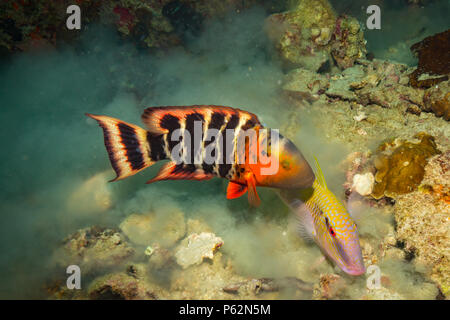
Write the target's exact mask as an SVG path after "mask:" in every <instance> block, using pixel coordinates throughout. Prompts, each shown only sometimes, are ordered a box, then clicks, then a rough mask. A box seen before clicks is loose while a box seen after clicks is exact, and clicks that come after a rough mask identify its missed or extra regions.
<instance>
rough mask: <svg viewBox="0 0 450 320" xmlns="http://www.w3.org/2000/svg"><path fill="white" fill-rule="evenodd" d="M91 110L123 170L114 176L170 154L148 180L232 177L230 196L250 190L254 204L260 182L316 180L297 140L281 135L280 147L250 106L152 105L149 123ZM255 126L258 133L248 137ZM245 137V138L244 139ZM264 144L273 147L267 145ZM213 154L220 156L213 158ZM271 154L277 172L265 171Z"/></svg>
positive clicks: (287, 184) (293, 184) (281, 184)
mask: <svg viewBox="0 0 450 320" xmlns="http://www.w3.org/2000/svg"><path fill="white" fill-rule="evenodd" d="M86 115H87V116H89V117H91V118H93V119H95V120H97V122H98V123H99V125H100V126H101V127H102V128H103V134H104V139H105V146H106V149H107V151H108V154H109V159H110V161H111V165H112V167H113V169H114V171H115V172H116V175H117V176H116V178H115V179H113V180H112V181H116V180H121V179H124V178H127V177H129V176H131V175H134V174H136V173H138V172H139V171H141V170H143V169H145V168H147V167H149V166H151V165H152V164H154V163H155V162H157V161H160V160H170V161H169V162H168V163H166V164H165V165H164V166H162V168H161V169H160V171H159V173H158V174H157V176H156V177H154V178H153V179H151V180H149V181H148V182H147V183H152V182H156V181H160V180H184V179H187V180H209V179H211V178H213V177H220V178H225V179H228V180H229V181H230V182H229V184H228V189H227V198H228V199H234V198H237V197H240V196H242V195H243V194H245V193H246V192H247V191H248V199H249V202H250V204H252V205H254V206H258V205H259V203H260V198H259V196H258V194H257V192H256V187H257V186H261V187H275V188H307V187H310V186H312V183H313V181H314V173H313V171H312V169H311V167H310V166H309V164H308V163H307V162H306V160H305V158H304V157H303V155H302V154H301V152H300V151H299V150H298V149H297V148H296V146H295V145H294V144H293V143H292V142H291V141H290V140H288V139H287V138H284V137H282V136H281V135H280V136H279V139H278V143H277V145H278V148H275V147H274V146H273V145H272V140H273V139H274V137H272V133H268V131H267V130H263V126H262V125H261V123H260V121H259V119H258V117H257V116H256V115H254V114H253V113H250V112H247V111H244V110H240V109H235V108H231V107H224V106H212V105H207V106H204V105H195V106H175V107H150V108H147V109H146V110H145V111H144V113H143V114H142V121H143V123H144V124H145V125H146V127H147V129H143V128H141V127H139V126H136V125H133V124H129V123H126V122H124V121H121V120H119V119H115V118H111V117H108V116H101V115H93V114H86ZM250 129H251V130H252V132H254V133H255V135H254V137H255V139H251V138H250V137H247V138H245V136H246V135H247V134H248V133H249V132H250V131H251V130H250ZM229 131H231V132H232V135H229V134H228V132H229ZM211 132H213V133H214V132H215V133H216V134H215V135H211V134H210V133H211ZM188 137H189V138H188ZM192 137H194V138H193V139H192ZM196 137H199V138H198V139H197V138H196ZM242 137H244V140H240V139H241V138H242ZM192 140H193V141H192ZM238 141H245V143H238ZM196 142H197V145H196ZM264 145H267V146H268V147H267V148H266V149H264V148H261V146H264ZM180 146H181V147H180ZM177 148H178V151H180V150H182V151H184V152H185V153H183V154H184V156H183V157H180V156H179V155H180V152H178V153H177V152H175V151H176V150H177ZM255 150H257V151H255ZM264 150H265V151H264ZM251 154H256V155H257V157H256V161H253V162H252V161H250V160H249V158H250V155H251ZM176 155H178V156H176ZM207 155H210V156H213V157H214V159H215V161H213V162H211V161H209V160H208V161H207V159H209V158H207ZM227 157H229V158H227ZM265 158H266V159H265ZM267 158H270V159H271V160H273V159H276V161H277V162H276V171H274V172H272V173H271V174H265V173H264V170H266V171H267V169H268V168H269V167H270V166H271V165H273V163H269V162H270V161H269V162H268V161H266V160H267ZM239 159H244V161H237V160H239ZM270 159H269V160H270ZM263 160H264V161H263ZM272 162H274V161H272Z"/></svg>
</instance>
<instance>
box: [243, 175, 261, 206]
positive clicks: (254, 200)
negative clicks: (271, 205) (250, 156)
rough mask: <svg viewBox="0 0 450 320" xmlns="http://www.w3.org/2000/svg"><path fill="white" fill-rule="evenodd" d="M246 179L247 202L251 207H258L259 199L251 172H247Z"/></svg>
mask: <svg viewBox="0 0 450 320" xmlns="http://www.w3.org/2000/svg"><path fill="white" fill-rule="evenodd" d="M246 180H247V186H248V202H249V203H250V205H251V206H253V207H259V205H260V204H261V199H260V198H259V196H258V193H257V192H256V180H255V176H254V175H253V173H252V174H248V175H247V177H246Z"/></svg>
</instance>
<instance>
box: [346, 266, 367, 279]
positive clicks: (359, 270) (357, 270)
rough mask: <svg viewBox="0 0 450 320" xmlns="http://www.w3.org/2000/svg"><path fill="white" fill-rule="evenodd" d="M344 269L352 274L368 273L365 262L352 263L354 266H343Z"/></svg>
mask: <svg viewBox="0 0 450 320" xmlns="http://www.w3.org/2000/svg"><path fill="white" fill-rule="evenodd" d="M342 270H344V271H345V273H347V274H349V275H352V276H360V275H363V274H365V273H366V267H365V266H364V264H358V265H356V266H355V265H352V266H345V267H342Z"/></svg>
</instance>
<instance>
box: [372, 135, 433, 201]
mask: <svg viewBox="0 0 450 320" xmlns="http://www.w3.org/2000/svg"><path fill="white" fill-rule="evenodd" d="M415 138H417V139H419V140H420V141H419V142H410V141H405V140H398V139H395V140H394V141H391V142H385V143H383V144H381V145H380V146H379V147H378V154H377V155H376V156H375V159H374V165H375V168H376V169H377V172H376V174H375V181H376V183H375V186H374V188H373V191H372V196H373V197H374V198H376V199H380V198H382V197H383V196H388V197H391V198H395V196H396V195H399V194H405V193H409V192H412V191H414V190H416V189H417V187H418V186H419V184H420V183H421V182H422V179H423V176H424V173H425V169H424V168H425V166H426V164H427V163H428V161H427V159H428V158H429V157H431V156H433V155H435V154H438V153H440V151H439V150H438V149H437V147H436V143H435V142H434V138H433V137H432V136H430V135H428V134H426V133H423V132H422V133H419V134H417V135H416V136H415Z"/></svg>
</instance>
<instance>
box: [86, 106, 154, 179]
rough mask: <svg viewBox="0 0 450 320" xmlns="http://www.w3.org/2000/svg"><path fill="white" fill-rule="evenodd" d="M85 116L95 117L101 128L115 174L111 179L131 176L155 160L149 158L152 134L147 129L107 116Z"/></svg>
mask: <svg viewBox="0 0 450 320" xmlns="http://www.w3.org/2000/svg"><path fill="white" fill-rule="evenodd" d="M86 116H88V117H90V118H92V119H95V120H96V121H97V122H98V124H99V125H100V127H102V129H103V135H104V138H105V146H106V150H107V151H108V155H109V160H110V161H111V165H112V167H113V169H114V171H115V172H116V175H117V176H116V177H115V178H114V179H113V180H111V181H117V180H122V179H124V178H126V177H129V176H132V175H134V174H136V173H138V172H139V171H141V170H143V169H145V168H147V167H149V166H151V165H152V164H154V163H155V162H156V161H155V160H153V159H152V158H151V152H150V145H151V143H150V140H151V139H152V135H151V134H150V133H149V132H148V131H147V130H145V129H142V128H141V127H139V126H136V125H133V124H129V123H126V122H124V121H122V120H119V119H115V118H112V117H108V116H99V115H93V114H89V113H86Z"/></svg>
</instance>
